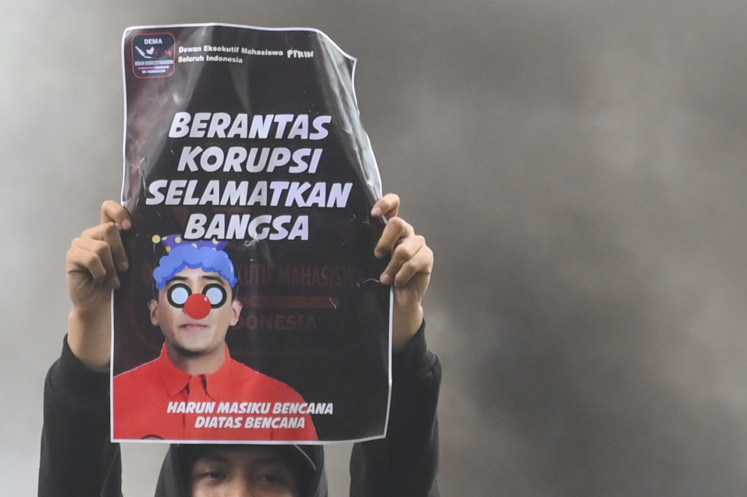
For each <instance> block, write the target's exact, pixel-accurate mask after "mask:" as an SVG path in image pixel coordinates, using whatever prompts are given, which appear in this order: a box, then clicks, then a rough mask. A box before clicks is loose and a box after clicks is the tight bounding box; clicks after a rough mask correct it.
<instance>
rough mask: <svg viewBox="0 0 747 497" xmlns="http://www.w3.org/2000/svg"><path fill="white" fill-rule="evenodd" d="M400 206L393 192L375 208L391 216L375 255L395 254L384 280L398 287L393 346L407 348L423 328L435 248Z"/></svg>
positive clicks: (374, 212) (374, 211) (375, 213)
mask: <svg viewBox="0 0 747 497" xmlns="http://www.w3.org/2000/svg"><path fill="white" fill-rule="evenodd" d="M399 207H400V200H399V197H398V196H397V195H394V194H391V193H390V194H387V195H385V196H384V197H382V198H381V199H380V200H379V201H378V202H376V203H375V204H374V206H373V209H372V210H371V215H372V216H374V217H384V218H386V219H387V224H386V226H385V227H384V232H383V233H382V235H381V238H379V242H378V243H377V245H376V248H375V249H374V255H375V256H376V257H377V258H379V259H383V258H385V257H387V256H391V260H390V261H389V264H388V265H387V267H386V269H385V270H384V272H383V273H382V274H381V278H380V280H381V282H382V283H383V284H385V285H390V284H391V285H392V287H393V290H394V309H393V313H392V314H393V317H392V320H393V322H392V346H393V348H394V349H395V350H397V349H401V348H402V347H404V346H405V345H406V344H407V342H408V341H409V340H410V339H411V338H412V337H413V335H415V333H416V332H417V331H418V329H419V328H420V325H421V323H422V321H423V307H422V303H423V298H424V297H425V293H426V291H427V290H428V285H429V283H430V280H431V272H432V270H433V251H432V250H431V249H430V248H429V247H428V245H426V243H425V238H424V237H423V236H421V235H418V234H416V233H415V229H414V228H413V227H412V225H410V224H409V223H407V222H406V221H405V220H404V219H402V218H400V217H398V213H399Z"/></svg>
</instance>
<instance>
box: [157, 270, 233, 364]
mask: <svg viewBox="0 0 747 497" xmlns="http://www.w3.org/2000/svg"><path fill="white" fill-rule="evenodd" d="M148 307H149V309H150V319H151V322H152V323H153V324H154V325H156V326H159V327H160V328H161V331H162V332H163V335H164V337H165V338H166V344H167V346H168V350H169V355H170V356H171V357H172V359H179V358H180V357H181V358H185V359H187V358H199V357H203V356H205V357H216V358H217V357H222V355H223V353H224V348H225V337H226V332H227V331H228V327H229V326H232V325H235V324H236V323H237V322H238V320H239V315H240V313H241V304H240V303H239V302H238V301H236V300H232V299H231V286H230V285H229V283H228V282H227V281H226V280H225V279H224V278H223V277H222V276H220V275H219V274H218V273H212V272H207V273H206V272H205V271H203V270H202V269H190V268H185V269H182V270H181V271H180V272H178V273H177V274H176V275H175V276H174V277H173V278H172V279H171V280H169V282H168V283H167V284H166V286H165V287H164V288H163V289H161V290H159V292H158V300H151V301H150V303H149V304H148ZM176 362H178V361H176ZM204 372H209V371H204Z"/></svg>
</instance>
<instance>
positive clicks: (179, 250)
mask: <svg viewBox="0 0 747 497" xmlns="http://www.w3.org/2000/svg"><path fill="white" fill-rule="evenodd" d="M158 241H162V242H163V243H164V245H166V250H167V252H168V253H167V254H166V255H164V256H163V257H161V259H160V260H159V261H158V266H157V267H156V268H155V269H154V270H153V279H154V280H155V281H156V288H157V289H159V290H162V289H163V288H165V287H166V284H167V283H168V282H169V281H171V279H172V278H173V277H174V276H176V275H177V273H179V272H180V271H181V270H183V269H184V268H189V269H202V270H203V271H205V272H206V273H218V274H219V275H221V276H222V277H223V278H224V279H225V280H226V281H227V282H228V284H229V285H231V287H234V286H236V283H238V278H236V272H235V270H234V267H233V262H232V261H231V258H230V257H228V254H227V253H226V252H224V251H223V247H225V245H226V243H225V242H213V241H210V240H203V241H185V240H182V238H181V237H180V236H178V235H170V236H168V237H164V238H158V237H154V242H156V243H158Z"/></svg>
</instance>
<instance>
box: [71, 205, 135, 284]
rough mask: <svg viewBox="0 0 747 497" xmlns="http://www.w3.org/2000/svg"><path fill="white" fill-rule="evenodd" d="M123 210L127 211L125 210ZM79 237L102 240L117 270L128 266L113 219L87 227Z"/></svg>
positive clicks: (122, 269) (117, 228)
mask: <svg viewBox="0 0 747 497" xmlns="http://www.w3.org/2000/svg"><path fill="white" fill-rule="evenodd" d="M115 205H116V204H115ZM125 212H127V211H126V210H125ZM102 215H103V209H102ZM81 239H92V240H98V241H100V242H104V243H105V244H106V246H107V251H108V252H109V253H110V256H111V260H112V262H113V264H114V265H115V266H116V268H117V269H118V270H119V271H126V270H127V268H128V266H129V263H128V260H127V253H126V252H125V248H124V244H123V243H122V237H121V236H120V232H119V227H118V226H117V225H116V224H115V223H114V221H109V222H105V223H103V224H100V225H98V226H95V227H93V228H90V229H87V230H86V231H84V232H83V234H82V235H81Z"/></svg>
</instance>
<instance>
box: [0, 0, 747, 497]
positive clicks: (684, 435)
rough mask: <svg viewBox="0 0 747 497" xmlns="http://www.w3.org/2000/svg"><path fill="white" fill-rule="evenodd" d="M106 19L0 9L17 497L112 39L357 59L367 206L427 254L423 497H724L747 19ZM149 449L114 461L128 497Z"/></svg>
mask: <svg viewBox="0 0 747 497" xmlns="http://www.w3.org/2000/svg"><path fill="white" fill-rule="evenodd" d="M103 5H104V4H96V3H93V2H89V1H87V0H77V1H75V2H72V3H70V2H66V3H62V2H55V1H45V2H37V3H33V2H32V3H24V4H23V5H15V4H12V5H11V4H8V5H3V6H2V7H0V14H2V15H0V23H1V24H2V27H3V29H2V30H0V33H1V34H0V42H2V46H3V47H5V50H6V52H5V53H6V55H7V56H8V57H9V60H6V73H5V74H6V77H5V78H3V79H2V80H0V89H2V91H1V92H0V105H1V106H2V109H3V121H2V129H3V133H2V138H0V144H2V150H3V151H4V155H3V157H4V159H3V163H2V165H0V167H2V171H3V174H4V175H5V178H6V179H5V180H4V181H3V182H0V188H1V189H2V190H1V191H2V195H3V197H2V198H3V202H4V204H3V205H4V206H5V209H3V214H2V225H3V227H4V228H5V229H6V233H8V235H9V236H7V238H6V244H5V246H4V248H3V256H4V260H5V261H7V262H8V263H7V264H6V266H7V267H6V268H5V274H6V285H5V290H4V291H3V307H2V310H3V315H4V316H5V318H6V319H5V323H6V327H5V331H4V332H3V333H2V347H0V357H1V358H2V359H3V360H2V361H1V362H0V363H2V364H3V366H2V367H3V378H5V380H4V381H3V382H2V393H3V399H12V400H9V401H6V402H3V403H2V407H0V419H2V421H3V423H2V428H0V430H2V431H1V432H0V433H1V436H2V438H3V440H5V441H6V442H5V444H4V446H3V449H2V451H0V457H1V460H2V461H3V463H4V464H3V465H2V467H3V470H1V471H2V472H3V476H5V478H3V481H8V482H11V485H15V486H16V487H14V488H13V489H12V490H15V491H12V492H11V493H14V494H19V495H25V494H28V493H30V492H31V490H30V489H31V488H33V484H34V483H33V482H34V481H35V478H36V476H35V474H36V467H37V464H38V455H37V451H38V442H37V441H38V433H39V429H40V424H41V415H40V407H41V384H42V381H43V374H44V371H45V370H46V368H47V367H48V365H49V364H50V363H51V361H52V360H53V359H54V357H55V356H56V355H57V354H58V351H59V346H60V342H61V340H62V335H63V333H64V329H65V322H66V321H65V319H66V313H67V309H68V302H67V297H66V294H65V289H64V278H63V271H62V261H63V256H64V253H65V250H66V249H67V246H68V245H69V243H70V239H71V238H72V237H74V236H76V234H77V233H79V232H80V231H81V230H82V229H84V228H85V227H87V226H89V225H91V224H94V223H95V222H96V221H97V217H98V215H97V210H98V205H99V204H100V202H101V200H103V199H104V198H116V197H117V196H118V195H119V187H120V180H121V176H120V174H121V123H122V112H121V83H120V68H119V42H120V35H121V32H122V30H123V29H124V27H126V26H128V25H139V24H156V23H165V22H168V23H172V22H197V21H226V20H228V21H231V22H238V23H242V24H253V25H265V26H293V25H308V26H313V27H318V28H320V29H322V30H323V31H325V32H327V33H328V34H329V35H330V36H331V37H332V38H333V39H334V40H335V41H336V42H338V43H339V44H340V46H341V47H342V48H343V49H344V50H346V51H347V52H349V53H351V54H353V55H355V56H356V57H358V58H359V63H358V72H357V78H356V82H357V83H356V84H357V88H358V98H359V102H360V106H361V114H362V117H363V121H364V124H365V125H366V127H367V129H368V132H369V135H370V136H371V140H372V143H373V146H374V151H375V152H376V155H377V159H378V162H379V164H380V168H381V174H382V179H383V183H384V189H385V190H387V191H394V192H396V193H398V194H400V196H401V197H402V198H403V216H404V217H405V218H407V219H408V220H409V221H410V222H412V224H413V225H414V226H415V227H416V229H417V230H418V231H419V232H421V233H423V234H424V235H425V236H426V238H427V240H428V242H429V244H430V245H431V246H432V247H433V249H434V251H435V253H436V267H435V272H434V279H433V283H432V287H431V289H430V292H429V294H428V296H427V301H426V313H427V321H428V337H429V338H428V339H429V342H430V345H431V347H432V348H433V349H434V350H436V351H437V352H438V353H439V355H440V356H441V358H442V360H443V362H444V369H445V378H444V385H443V389H442V401H441V407H440V417H441V433H442V438H443V443H442V465H441V471H440V482H441V487H442V491H443V494H444V495H464V494H468V495H494V494H505V495H513V496H543V497H545V496H579V495H582V496H586V495H588V496H595V497H597V496H628V495H636V496H647V495H652V496H653V495H656V496H657V497H662V496H678V497H682V496H689V495H692V496H696V495H698V496H700V495H720V496H732V495H733V496H737V495H744V494H745V492H746V491H747V476H745V471H744V468H745V466H746V465H747V428H746V426H747V425H746V424H745V422H744V420H745V418H746V417H747V386H745V382H744V381H743V378H745V375H746V374H747V361H745V357H747V340H745V338H744V336H743V331H742V330H743V328H744V323H745V321H746V320H747V311H745V306H744V305H743V302H744V301H745V300H747V289H746V288H745V285H744V282H745V281H746V280H747V278H746V277H747V269H745V268H747V266H746V265H745V264H743V260H744V255H743V254H744V246H745V241H747V227H746V226H745V221H744V219H747V216H746V215H745V214H747V212H746V211H747V207H746V206H745V202H744V200H743V193H742V192H743V190H744V189H745V187H746V186H747V168H745V167H744V157H745V156H747V142H746V141H745V139H744V137H745V130H746V129H747V113H745V112H744V109H745V105H746V104H747V86H746V85H745V84H744V82H745V78H746V77H747V62H745V58H744V56H743V55H742V47H744V46H747V32H745V30H744V29H743V26H742V24H743V20H744V19H745V18H747V5H745V4H743V3H742V2H736V1H729V0H716V1H715V2H710V3H708V4H707V5H706V4H703V3H700V2H696V1H694V0H690V1H686V2H674V1H670V0H661V1H657V2H644V1H640V0H634V1H632V2H612V1H609V0H601V1H599V0H597V1H590V0H561V1H555V2H550V1H543V0H531V1H520V0H507V1H500V2H496V1H481V0H468V1H467V2H459V3H454V2H445V1H437V2H429V3H427V4H425V3H422V2H414V3H413V2H409V3H401V2H377V3H375V4H374V3H350V2H342V1H340V2H317V1H306V2H286V3H284V4H282V5H281V4H279V3H277V2H261V3H259V4H257V5H251V6H247V5H246V4H245V3H236V2H213V3H211V4H209V5H208V4H205V5H202V4H199V3H196V2H195V3H193V4H191V5H187V6H184V7H180V9H181V10H178V11H176V10H175V9H174V7H173V6H171V5H158V4H154V3H153V2H147V3H146V2H138V1H135V2H129V3H128V4H127V5H126V6H121V7H118V8H113V7H112V8H110V7H108V6H107V7H105V6H103ZM11 379H12V380H11ZM148 450H149V449H146V448H143V447H141V446H137V447H128V448H127V451H126V453H125V456H126V461H125V464H126V467H125V470H126V472H128V474H130V475H135V476H134V477H133V476H130V477H129V478H127V475H126V479H127V480H128V482H127V485H128V487H127V488H128V489H129V491H130V493H131V494H133V495H140V494H146V495H147V493H148V492H149V491H150V490H149V488H152V482H151V481H149V480H148V479H147V478H145V477H143V476H142V475H145V474H146V473H148V472H149V470H150V469H151V468H152V466H153V465H154V464H157V461H158V459H159V457H160V453H158V451H157V450H155V451H153V450H152V449H151V451H150V452H148ZM331 452H332V460H333V461H332V462H333V464H332V468H331V471H332V474H331V475H330V476H331V477H332V483H333V490H334V491H336V492H335V493H333V494H334V495H343V494H344V485H345V483H344V481H345V478H344V477H340V476H339V475H338V473H340V472H344V471H345V462H344V458H345V457H346V455H347V454H346V452H345V450H344V449H339V448H334V449H332V450H331ZM6 471H7V473H6ZM150 472H151V473H153V475H152V476H153V478H155V473H156V471H155V469H152V470H151V471H150ZM11 475H13V476H15V477H14V478H13V477H11ZM19 475H22V477H21V476H19ZM140 485H142V486H140Z"/></svg>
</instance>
